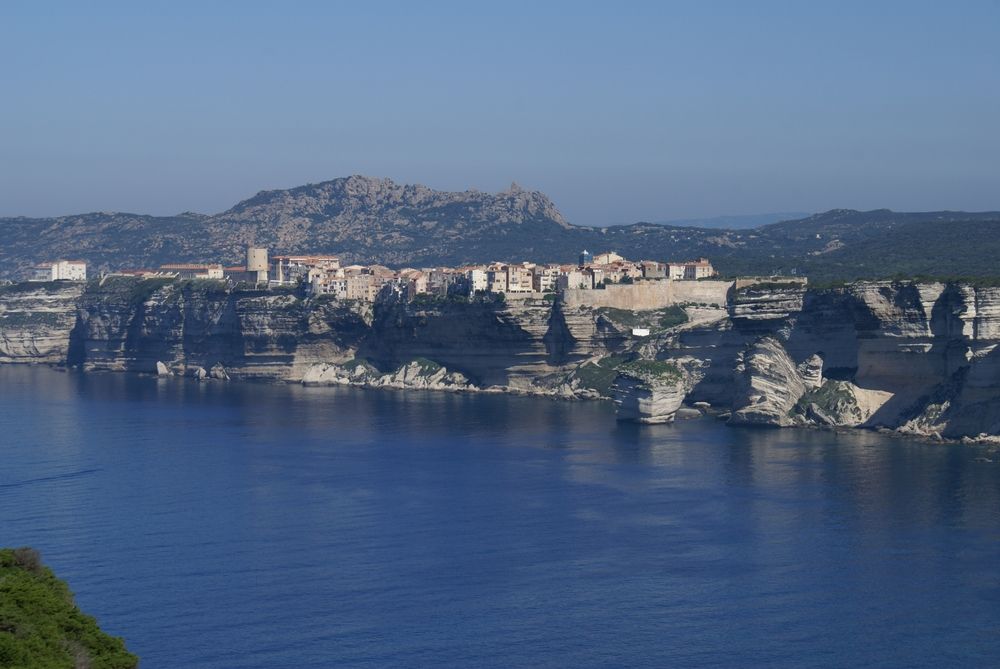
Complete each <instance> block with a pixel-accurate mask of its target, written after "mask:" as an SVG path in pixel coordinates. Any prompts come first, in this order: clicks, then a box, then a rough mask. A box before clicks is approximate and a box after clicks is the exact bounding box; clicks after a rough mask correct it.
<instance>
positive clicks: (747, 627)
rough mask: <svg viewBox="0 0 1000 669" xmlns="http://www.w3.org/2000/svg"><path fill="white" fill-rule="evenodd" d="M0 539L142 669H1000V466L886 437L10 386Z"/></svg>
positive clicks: (318, 394) (569, 407)
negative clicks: (36, 561) (31, 559)
mask: <svg viewBox="0 0 1000 669" xmlns="http://www.w3.org/2000/svg"><path fill="white" fill-rule="evenodd" d="M989 460H992V462H990V461H989ZM0 545H4V546H20V545H30V546H33V547H35V548H37V549H38V550H39V551H40V552H41V554H42V557H43V559H44V561H45V562H46V563H47V564H48V565H49V566H51V567H52V568H53V569H54V570H55V572H56V573H57V575H58V576H60V577H61V578H63V579H65V580H66V581H67V582H68V583H69V585H70V587H71V588H72V590H73V591H74V592H75V594H76V601H77V603H78V604H79V606H80V607H81V608H82V609H83V610H84V611H85V612H87V613H89V614H90V615H93V616H95V617H96V618H97V620H98V622H99V624H100V625H101V626H102V627H103V628H104V629H105V630H106V631H108V632H109V633H111V634H114V635H117V636H121V637H123V638H124V639H125V640H126V643H127V645H128V648H129V649H130V650H131V651H133V652H135V653H137V654H138V655H139V656H140V657H141V665H140V666H141V667H142V668H143V669H158V668H161V667H170V668H173V667H177V668H187V669H193V668H202V667H203V668H206V669H222V668H241V669H243V668H255V667H261V668H264V667H267V668H269V669H274V668H276V667H289V668H291V667H295V668H299V669H301V668H309V667H316V668H321V667H322V668H326V667H436V668H439V667H574V668H575V667H935V668H938V667H996V666H1000V457H998V455H997V454H994V453H993V452H992V451H991V450H990V449H989V448H987V447H982V446H969V445H948V444H938V443H927V442H924V441H919V440H915V439H907V438H900V437H893V436H887V435H881V434H877V433H873V432H868V431H854V432H849V433H837V432H824V431H812V430H804V429H785V430H776V429H752V428H732V427H728V426H726V425H725V424H723V423H722V422H720V421H718V420H716V419H714V418H709V417H706V418H702V419H695V420H687V421H682V422H678V423H676V424H673V425H657V426H639V425H630V424H620V423H617V422H616V421H615V416H614V411H613V407H612V406H611V405H610V404H609V403H604V402H564V401H557V400H548V399H537V398H529V397H514V396H501V395H474V394H449V393H441V392H430V391H384V390H381V391H379V390H364V389H357V388H342V387H336V388H314V387H302V386H299V385H284V384H264V383H248V382H243V383H239V382H229V383H225V382H218V381H213V382H197V381H194V380H187V379H179V378H153V377H142V376H137V375H129V374H114V373H105V374H97V373H95V374H81V373H75V372H64V371H57V370H53V369H49V368H44V367H19V366H2V367H0Z"/></svg>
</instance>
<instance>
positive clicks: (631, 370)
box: [618, 360, 684, 381]
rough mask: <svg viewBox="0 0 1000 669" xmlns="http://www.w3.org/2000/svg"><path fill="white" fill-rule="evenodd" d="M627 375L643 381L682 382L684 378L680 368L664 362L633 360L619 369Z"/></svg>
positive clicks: (619, 371) (620, 372)
mask: <svg viewBox="0 0 1000 669" xmlns="http://www.w3.org/2000/svg"><path fill="white" fill-rule="evenodd" d="M618 373H619V374H625V375H626V376H631V377H633V378H636V379H639V380H642V381H680V380H681V379H683V378H684V374H683V372H681V370H680V367H678V366H677V365H675V364H674V363H672V362H665V361H663V360H633V361H631V362H626V363H625V364H623V365H620V366H619V367H618Z"/></svg>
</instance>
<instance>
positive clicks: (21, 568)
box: [0, 548, 139, 669]
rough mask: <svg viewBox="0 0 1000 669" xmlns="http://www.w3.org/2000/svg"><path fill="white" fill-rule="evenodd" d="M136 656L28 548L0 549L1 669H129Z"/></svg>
mask: <svg viewBox="0 0 1000 669" xmlns="http://www.w3.org/2000/svg"><path fill="white" fill-rule="evenodd" d="M138 663H139V660H138V658H137V657H136V656H135V655H132V654H131V653H129V652H128V651H127V650H126V649H125V643H124V642H123V641H122V640H121V639H118V638H116V637H112V636H109V635H107V634H105V633H104V632H102V631H101V630H100V628H99V627H98V626H97V622H96V621H95V620H94V619H93V618H91V617H90V616H88V615H85V614H83V613H82V612H81V611H80V609H78V608H77V607H76V605H75V604H74V603H73V595H72V593H70V591H69V588H68V587H67V586H66V584H65V583H63V582H62V581H60V580H59V579H58V578H56V577H55V575H54V574H53V573H52V571H51V570H49V569H48V568H47V567H45V566H43V565H42V563H41V560H40V558H39V557H38V553H37V552H36V551H34V550H32V549H30V548H17V549H9V548H5V549H0V667H11V668H12V669H13V668H15V667H16V668H18V669H63V668H65V669H74V668H75V667H89V668H90V669H133V668H134V667H137V666H138Z"/></svg>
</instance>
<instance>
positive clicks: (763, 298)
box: [658, 282, 1000, 437]
mask: <svg viewBox="0 0 1000 669" xmlns="http://www.w3.org/2000/svg"><path fill="white" fill-rule="evenodd" d="M766 293H767V291H759V292H758V294H756V295H753V296H752V299H746V298H744V299H743V300H742V301H740V297H739V296H738V297H737V299H736V300H735V301H734V304H733V305H732V306H731V308H730V317H729V318H728V319H727V321H725V322H723V323H721V324H719V325H718V326H717V327H713V328H710V329H700V330H693V331H690V332H686V333H682V334H681V335H680V336H679V337H678V338H677V340H676V341H675V342H674V345H673V346H668V347H664V348H662V349H661V350H660V351H659V353H658V356H659V357H661V358H664V359H680V358H684V357H687V358H694V359H697V360H700V364H701V367H700V369H699V371H698V374H700V376H701V379H700V381H699V382H698V383H696V384H695V386H694V388H693V389H692V392H691V393H690V394H689V396H688V401H695V400H704V401H709V402H712V403H713V404H717V405H722V406H730V407H731V408H732V410H733V413H732V418H731V420H732V421H733V422H734V423H752V424H763V425H775V426H785V425H802V424H815V425H837V426H864V427H886V428H892V429H898V430H901V431H906V432H912V433H918V434H925V435H941V436H944V437H963V436H969V437H988V436H990V435H997V434H1000V367H998V366H997V356H1000V353H997V352H996V346H997V344H998V343H1000V328H998V325H1000V320H998V316H1000V315H998V308H1000V306H998V305H1000V288H994V287H976V286H969V285H955V284H942V283H912V282H863V283H857V284H852V285H849V286H847V287H844V288H841V289H832V290H822V291H802V292H801V297H800V299H799V301H798V305H797V304H796V300H795V299H793V298H792V296H791V295H790V294H789V291H787V290H775V291H773V294H772V297H773V299H770V300H769V299H768V295H767V294H766ZM727 370H732V373H731V374H727Z"/></svg>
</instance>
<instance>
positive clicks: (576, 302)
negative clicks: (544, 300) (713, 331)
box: [562, 280, 674, 311]
mask: <svg viewBox="0 0 1000 669" xmlns="http://www.w3.org/2000/svg"><path fill="white" fill-rule="evenodd" d="M672 283H674V282H673V281H668V280H663V281H639V282H637V283H633V284H612V285H610V286H605V287H604V289H603V290H587V289H583V288H567V289H566V290H564V291H563V292H562V301H563V304H565V305H566V306H567V307H611V308H614V309H628V310H630V311H646V310H649V309H662V308H663V307H668V306H670V305H671V304H673V303H674V302H673V290H672V287H671V284H672Z"/></svg>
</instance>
